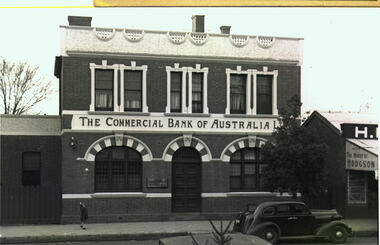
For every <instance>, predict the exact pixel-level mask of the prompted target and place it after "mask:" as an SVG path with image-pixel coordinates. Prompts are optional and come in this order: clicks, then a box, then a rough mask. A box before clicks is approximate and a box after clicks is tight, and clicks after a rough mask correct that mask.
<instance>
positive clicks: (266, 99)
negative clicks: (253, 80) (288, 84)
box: [256, 75, 273, 114]
mask: <svg viewBox="0 0 380 245" xmlns="http://www.w3.org/2000/svg"><path fill="white" fill-rule="evenodd" d="M272 86H273V75H257V110H256V113H257V114H272V110H273V105H272V97H273V96H272V94H273V89H272Z"/></svg>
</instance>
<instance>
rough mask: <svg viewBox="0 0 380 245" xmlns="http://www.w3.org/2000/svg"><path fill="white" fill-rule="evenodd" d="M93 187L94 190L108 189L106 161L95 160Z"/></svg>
mask: <svg viewBox="0 0 380 245" xmlns="http://www.w3.org/2000/svg"><path fill="white" fill-rule="evenodd" d="M95 189H96V191H106V190H108V189H109V188H108V162H98V161H97V162H96V165H95Z"/></svg>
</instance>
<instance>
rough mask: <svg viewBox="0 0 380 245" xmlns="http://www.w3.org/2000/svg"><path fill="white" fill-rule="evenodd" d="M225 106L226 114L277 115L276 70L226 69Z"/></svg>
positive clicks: (239, 67) (265, 68)
mask: <svg viewBox="0 0 380 245" xmlns="http://www.w3.org/2000/svg"><path fill="white" fill-rule="evenodd" d="M226 75H227V107H226V114H245V115H278V110H277V76H278V71H277V70H275V71H268V68H267V67H264V68H263V70H262V71H257V70H254V69H248V70H242V69H241V66H238V67H237V69H236V70H231V69H229V68H228V69H226Z"/></svg>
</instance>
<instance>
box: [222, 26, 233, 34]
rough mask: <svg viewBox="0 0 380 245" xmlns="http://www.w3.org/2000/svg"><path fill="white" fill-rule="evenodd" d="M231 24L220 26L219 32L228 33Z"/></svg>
mask: <svg viewBox="0 0 380 245" xmlns="http://www.w3.org/2000/svg"><path fill="white" fill-rule="evenodd" d="M230 29H231V26H221V27H220V33H222V34H228V35H230Z"/></svg>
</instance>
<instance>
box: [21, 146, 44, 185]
mask: <svg viewBox="0 0 380 245" xmlns="http://www.w3.org/2000/svg"><path fill="white" fill-rule="evenodd" d="M40 183H41V153H40V152H24V153H23V154H22V185H40Z"/></svg>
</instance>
